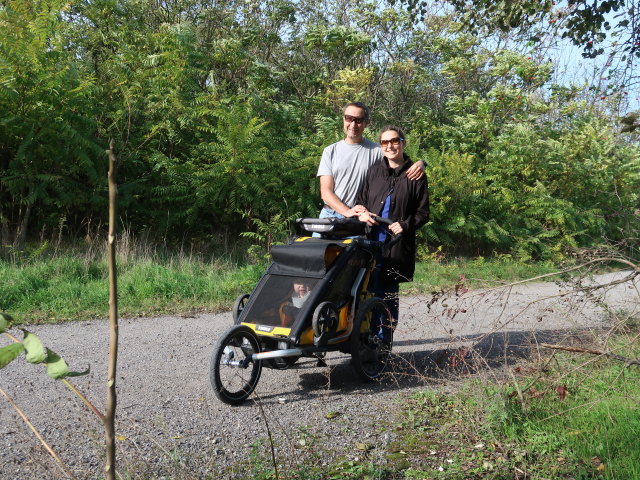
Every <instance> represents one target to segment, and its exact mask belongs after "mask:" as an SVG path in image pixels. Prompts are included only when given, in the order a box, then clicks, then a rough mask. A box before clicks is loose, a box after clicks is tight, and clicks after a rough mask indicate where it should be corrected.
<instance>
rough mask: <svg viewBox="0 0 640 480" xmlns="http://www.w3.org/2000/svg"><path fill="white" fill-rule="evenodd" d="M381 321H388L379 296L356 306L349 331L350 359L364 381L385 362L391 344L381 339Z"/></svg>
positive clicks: (379, 371)
mask: <svg viewBox="0 0 640 480" xmlns="http://www.w3.org/2000/svg"><path fill="white" fill-rule="evenodd" d="M382 325H391V313H390V312H389V309H388V308H387V306H386V305H385V303H384V302H383V301H382V300H380V299H379V298H376V297H374V298H370V299H368V300H367V301H366V302H364V303H363V304H362V305H361V306H360V308H359V309H358V313H357V314H356V318H355V320H354V322H353V331H352V333H351V363H352V365H353V368H354V369H355V371H356V373H357V374H358V375H359V376H360V377H362V378H363V379H364V380H366V381H371V380H377V379H378V378H380V376H381V375H382V373H383V372H384V370H385V369H386V368H387V364H388V363H389V353H390V350H391V344H386V343H384V342H383V341H382V340H381V335H380V334H379V333H380V327H381V326H382Z"/></svg>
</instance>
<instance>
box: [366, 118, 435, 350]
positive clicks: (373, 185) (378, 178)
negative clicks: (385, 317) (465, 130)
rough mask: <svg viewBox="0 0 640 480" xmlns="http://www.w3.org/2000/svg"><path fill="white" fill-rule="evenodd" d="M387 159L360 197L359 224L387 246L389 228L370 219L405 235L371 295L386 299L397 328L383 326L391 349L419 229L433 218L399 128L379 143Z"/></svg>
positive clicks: (383, 263)
mask: <svg viewBox="0 0 640 480" xmlns="http://www.w3.org/2000/svg"><path fill="white" fill-rule="evenodd" d="M379 142H380V145H381V146H382V153H383V155H384V158H383V159H382V161H381V162H379V163H376V164H375V165H373V166H372V167H371V168H370V169H369V172H368V173H367V178H366V181H365V183H364V185H363V186H362V189H361V190H360V193H359V195H358V200H357V203H358V205H362V206H364V207H365V208H366V209H367V211H366V212H364V213H361V214H360V215H359V218H360V221H363V222H366V223H367V224H368V225H370V226H372V227H374V228H373V230H372V233H371V234H372V237H373V238H374V239H376V240H381V241H386V240H387V238H386V237H387V236H388V234H387V233H386V232H385V230H386V227H384V226H380V225H378V223H377V222H376V221H375V220H374V219H373V218H372V217H371V216H372V215H377V216H379V217H382V218H388V219H390V220H392V221H393V224H391V225H390V226H389V227H388V228H389V230H390V231H391V232H393V234H394V235H399V234H402V237H401V238H400V240H399V241H398V242H397V243H396V244H394V245H393V246H392V247H391V248H390V249H389V250H388V251H387V253H386V254H385V255H384V258H380V259H379V262H378V266H377V267H376V269H375V270H374V274H373V278H372V285H371V288H370V289H371V290H372V291H373V292H374V294H375V295H376V296H377V297H380V298H382V299H384V300H385V303H386V304H387V307H388V308H389V311H390V312H391V317H392V321H393V325H383V326H382V328H381V330H380V334H379V335H380V337H381V340H382V341H383V342H385V343H387V344H389V345H390V344H391V342H392V337H393V329H394V328H395V325H396V323H397V321H398V313H399V302H398V290H399V283H400V282H410V281H411V280H413V272H414V271H415V263H416V230H417V229H418V228H420V227H421V226H422V225H424V224H425V223H427V220H428V219H429V195H428V191H427V179H426V177H423V178H421V179H420V180H417V181H410V180H409V179H408V178H407V170H408V169H409V168H410V167H411V165H413V162H412V161H411V160H410V159H409V157H408V156H407V155H406V154H405V153H404V147H405V145H406V141H405V137H404V133H402V130H401V129H400V128H398V127H396V126H387V127H384V128H383V129H382V130H381V132H380V138H379Z"/></svg>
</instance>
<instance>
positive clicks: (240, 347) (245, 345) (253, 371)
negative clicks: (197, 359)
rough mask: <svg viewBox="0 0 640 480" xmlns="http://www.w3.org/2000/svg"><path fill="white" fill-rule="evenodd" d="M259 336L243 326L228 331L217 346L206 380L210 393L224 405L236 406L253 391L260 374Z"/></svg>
mask: <svg viewBox="0 0 640 480" xmlns="http://www.w3.org/2000/svg"><path fill="white" fill-rule="evenodd" d="M254 353H260V341H259V339H258V336H257V335H256V334H255V333H254V332H253V330H251V329H250V328H249V327H247V326H245V325H234V326H233V327H231V328H229V329H228V330H227V331H226V332H225V333H224V335H223V336H222V337H220V339H219V340H218V342H217V343H216V345H215V347H214V349H213V355H212V356H211V365H210V367H209V379H210V381H211V386H212V387H213V392H214V393H215V394H216V396H217V397H218V398H219V399H220V400H221V401H222V402H224V403H228V404H229V405H237V404H239V403H242V402H243V401H244V400H246V399H247V398H248V397H249V395H251V393H252V392H253V390H254V389H255V388H256V385H257V384H258V380H259V379H260V374H261V373H262V362H261V361H259V360H258V361H254V360H253V359H252V355H253V354H254Z"/></svg>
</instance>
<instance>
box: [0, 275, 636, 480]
mask: <svg viewBox="0 0 640 480" xmlns="http://www.w3.org/2000/svg"><path fill="white" fill-rule="evenodd" d="M628 273H629V272H619V273H616V274H609V275H604V276H599V277H597V278H596V279H595V280H591V282H597V283H599V284H607V283H609V282H612V281H615V280H616V279H620V278H623V277H625V275H627V274H628ZM585 282H586V281H585ZM635 282H636V283H634V282H633V281H628V282H624V283H621V284H618V285H615V286H611V287H607V288H602V289H598V290H595V291H584V290H583V291H580V292H575V291H573V289H574V288H575V285H568V284H567V285H558V284H555V283H536V284H523V285H518V286H513V287H509V288H501V289H495V290H489V291H462V290H458V292H457V293H456V292H450V293H441V294H436V295H434V296H430V297H403V298H402V301H401V320H400V325H399V327H398V330H397V333H396V338H395V344H394V364H393V368H392V371H391V372H390V374H389V376H388V378H386V379H385V380H384V381H382V382H380V383H375V384H363V383H361V382H360V381H359V380H358V379H357V378H356V377H355V375H354V373H353V372H352V370H351V367H350V364H349V357H347V356H346V355H343V354H338V353H335V354H330V356H328V357H327V366H318V365H317V364H316V362H315V361H311V360H306V359H302V360H301V361H300V362H299V363H298V364H296V366H295V367H294V368H292V369H290V370H269V369H264V370H263V374H262V378H261V380H260V383H259V384H258V388H257V396H254V398H255V400H256V401H249V402H247V403H246V404H245V405H242V406H239V407H229V406H227V405H224V404H222V403H219V402H218V401H217V399H216V398H215V397H214V395H213V394H212V391H211V387H210V385H209V380H208V364H209V356H210V355H211V351H212V346H213V343H214V342H215V340H216V338H217V337H218V336H219V335H220V334H221V333H222V332H223V330H224V329H226V328H227V327H228V326H229V325H230V324H231V314H229V313H226V314H220V315H201V316H197V317H193V318H187V317H162V318H136V319H123V320H121V323H120V357H119V364H118V378H117V382H118V384H117V387H118V410H117V414H118V415H117V425H116V427H117V433H118V471H119V474H120V475H121V476H122V477H123V478H145V479H148V478H159V477H165V478H173V479H181V478H184V479H187V478H249V477H252V476H253V475H252V474H254V473H255V472H256V471H259V469H260V468H268V466H269V462H270V459H271V448H270V442H269V441H268V439H267V428H266V422H268V425H269V429H270V431H271V433H272V440H273V445H274V448H275V452H274V453H275V456H276V459H277V461H278V463H279V472H281V474H282V473H283V472H286V471H287V469H289V468H292V466H293V465H297V464H298V463H299V462H300V461H302V460H303V459H306V461H307V462H309V464H310V465H315V466H316V467H317V468H319V469H322V468H323V465H327V464H328V463H329V462H331V461H332V460H334V459H335V458H337V457H343V458H347V459H352V460H356V459H362V458H365V457H366V458H368V459H370V460H372V461H381V462H384V458H383V457H384V454H385V446H386V444H387V443H388V442H390V441H391V440H393V438H394V435H395V434H396V432H395V429H394V428H393V426H394V425H395V423H397V422H398V421H399V420H398V418H397V415H398V412H399V411H400V409H401V407H402V404H403V399H404V398H406V396H407V395H410V394H411V393H413V392H415V391H417V390H419V389H425V388H430V389H448V390H454V389H455V388H456V384H457V382H458V381H459V380H460V378H461V377H462V378H469V377H470V376H481V377H483V378H486V379H490V378H491V377H492V376H495V377H501V376H502V375H503V374H504V371H505V365H507V366H508V364H511V363H512V362H515V361H517V360H518V357H525V356H527V355H537V354H538V351H540V352H541V349H538V347H537V344H538V343H539V342H547V343H564V344H566V343H570V342H571V339H572V338H574V337H576V336H578V335H582V336H584V335H585V334H587V335H592V337H593V338H594V340H595V341H596V343H597V341H599V339H600V338H602V335H603V332H604V331H606V328H609V327H610V326H611V325H612V324H614V323H615V322H617V321H625V318H626V317H625V316H629V315H636V314H637V313H638V312H637V310H638V308H639V302H638V283H637V279H636V280H635ZM584 284H585V283H583V286H584ZM572 291H573V293H570V294H567V295H563V294H565V293H568V292H572ZM29 329H30V330H31V331H32V332H34V333H36V334H37V335H38V336H39V337H40V338H41V339H42V341H43V343H44V344H45V345H46V346H48V347H50V348H51V349H53V350H55V351H56V352H57V353H58V354H60V355H61V356H62V357H63V358H65V360H66V361H67V362H68V363H69V365H70V367H71V369H72V370H84V369H85V368H86V367H87V366H90V367H91V373H90V375H88V376H85V377H79V378H73V379H71V380H72V383H74V384H75V385H76V386H77V387H78V388H79V389H80V390H82V391H83V392H85V393H86V394H87V396H88V397H89V398H90V400H91V401H92V402H94V403H95V404H96V405H97V406H98V407H99V408H101V409H102V408H103V402H104V398H105V392H106V385H105V378H106V358H107V343H108V340H107V335H108V332H107V329H108V324H107V321H106V320H105V321H90V322H82V323H67V324H60V325H39V326H31V327H29ZM7 341H8V340H7V339H6V338H5V337H2V340H1V342H2V344H5V343H6V342H7ZM541 353H542V352H541ZM0 386H1V387H2V388H3V389H4V390H5V391H7V393H9V394H10V395H11V396H12V397H13V399H14V401H15V402H16V403H17V404H18V405H19V406H20V407H21V408H22V409H23V411H24V413H25V414H26V415H27V416H28V417H29V419H30V420H31V422H32V423H33V424H34V426H35V427H36V428H37V429H38V431H39V432H40V433H41V435H42V436H43V437H44V439H45V440H46V441H47V442H48V443H49V444H50V445H51V447H52V448H53V449H54V450H55V451H56V452H57V454H58V455H59V456H60V457H61V459H62V460H63V462H65V464H66V465H67V467H68V469H69V470H71V471H72V472H74V475H75V476H76V477H77V478H99V477H100V476H101V472H102V467H103V455H104V454H103V448H102V445H103V443H104V442H103V433H102V426H101V424H100V422H99V420H98V419H97V418H96V417H95V416H93V414H92V413H90V412H89V411H88V410H87V408H86V407H85V406H84V404H82V403H81V402H80V400H78V399H77V398H76V397H75V396H73V395H72V394H71V393H70V392H69V391H68V390H67V388H66V387H65V386H64V385H63V384H62V383H61V382H56V381H53V380H51V379H49V378H48V377H47V376H46V373H45V372H44V369H43V368H42V366H39V365H31V364H27V363H26V362H24V361H23V360H22V359H20V360H19V361H14V362H13V363H12V364H10V365H9V366H8V367H6V368H4V369H3V370H0ZM257 402H260V403H261V406H259V405H258V403H257ZM0 448H1V449H2V452H3V454H2V456H0V478H2V479H27V478H29V479H30V478H39V479H47V478H51V479H57V478H64V475H63V473H62V472H61V470H59V468H58V467H57V466H56V465H55V463H54V462H53V460H52V459H51V458H50V457H49V456H48V454H46V453H45V452H44V449H43V448H42V447H41V446H40V444H39V443H38V442H37V440H36V439H35V437H34V436H33V434H32V433H31V432H30V431H29V430H28V429H27V428H26V426H25V425H24V423H23V422H22V420H20V418H19V417H18V416H17V414H16V413H15V412H14V410H13V409H12V408H11V406H10V405H9V404H8V403H6V402H4V400H3V403H2V405H1V407H0ZM260 465H262V466H260ZM265 465H266V467H265Z"/></svg>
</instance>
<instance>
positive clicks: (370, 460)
mask: <svg viewBox="0 0 640 480" xmlns="http://www.w3.org/2000/svg"><path fill="white" fill-rule="evenodd" d="M633 329H634V333H633V334H632V336H631V337H624V338H623V337H619V338H617V339H616V340H614V341H613V342H612V343H611V344H610V348H611V350H613V351H616V352H618V353H620V354H623V355H625V356H628V357H630V358H637V357H638V355H639V354H640V349H639V348H638V345H637V339H638V329H637V326H635V327H633ZM630 338H631V341H630ZM548 360H549V358H540V359H539V361H538V362H537V363H523V364H520V365H518V366H514V365H511V366H509V367H506V368H509V369H511V372H512V373H513V375H508V376H509V377H510V378H511V380H510V381H506V380H504V381H501V382H499V381H498V380H496V378H497V377H496V376H492V379H491V381H490V382H489V381H486V379H481V378H478V377H474V378H472V379H467V380H466V381H465V382H464V383H462V384H460V386H459V388H457V389H456V390H455V391H454V392H452V393H438V392H434V391H429V390H425V391H422V392H420V393H417V394H412V395H411V396H408V397H407V396H403V397H401V398H399V399H398V402H397V404H395V405H389V411H390V412H394V413H393V415H391V414H390V416H389V418H390V422H389V424H385V425H380V426H379V427H378V428H379V429H380V431H381V432H382V431H383V430H384V431H387V432H388V431H392V432H393V434H394V436H395V439H394V441H393V442H392V443H390V444H388V445H386V446H385V447H382V446H380V447H377V448H380V449H383V451H379V450H377V452H376V454H375V455H372V456H368V455H363V457H362V459H361V460H360V461H353V460H333V461H332V462H331V463H330V464H328V465H327V464H319V463H318V462H317V461H314V459H306V460H305V461H304V462H302V463H300V464H299V463H298V462H296V464H295V466H293V465H290V466H289V468H284V469H283V468H280V470H279V474H278V476H277V477H276V475H275V471H274V469H273V465H272V464H271V461H270V459H269V458H268V457H267V456H266V451H267V450H268V449H266V448H264V445H262V448H256V449H255V450H254V453H253V454H252V456H251V458H250V459H248V463H249V464H250V465H252V466H253V468H252V469H250V473H249V470H245V472H246V475H245V476H242V475H241V476H238V477H234V478H256V479H262V480H268V479H269V480H273V479H276V478H279V479H287V480H292V479H319V480H320V479H322V480H326V479H333V480H347V479H370V480H401V479H402V480H408V479H433V480H474V479H475V480H480V479H487V480H489V479H491V480H500V479H503V480H514V479H516V480H524V479H527V480H529V479H531V480H545V479H566V480H592V479H593V480H595V479H601V480H640V446H639V444H638V438H639V437H640V402H639V400H640V369H639V368H638V367H637V366H628V367H627V366H625V365H624V364H623V363H621V362H618V361H614V360H609V359H605V358H602V357H594V356H590V355H576V354H569V353H565V352H562V353H556V354H555V355H554V356H553V357H551V361H548ZM518 391H519V392H520V395H519V394H518V393H517V392H518ZM378 433H380V432H378ZM307 436H309V437H310V438H311V440H309V441H310V442H312V443H313V439H312V438H313V431H312V430H311V431H307ZM317 448H318V449H319V450H318V451H319V452H321V451H322V446H321V445H318V447H317ZM329 448H330V447H329ZM279 460H282V458H280V459H279Z"/></svg>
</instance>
